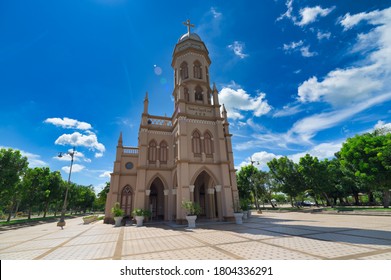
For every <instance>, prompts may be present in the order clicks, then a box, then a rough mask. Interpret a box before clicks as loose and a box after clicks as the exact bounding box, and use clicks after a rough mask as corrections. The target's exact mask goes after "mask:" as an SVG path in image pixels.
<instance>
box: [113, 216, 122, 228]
mask: <svg viewBox="0 0 391 280" xmlns="http://www.w3.org/2000/svg"><path fill="white" fill-rule="evenodd" d="M114 221H115V226H116V227H120V226H121V224H122V217H114Z"/></svg>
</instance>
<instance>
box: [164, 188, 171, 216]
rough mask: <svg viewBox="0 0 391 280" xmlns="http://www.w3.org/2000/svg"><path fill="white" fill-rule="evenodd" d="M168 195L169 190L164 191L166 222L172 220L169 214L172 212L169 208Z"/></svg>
mask: <svg viewBox="0 0 391 280" xmlns="http://www.w3.org/2000/svg"><path fill="white" fill-rule="evenodd" d="M168 193H169V190H164V220H165V221H168V220H170V218H169V216H168V213H169V212H170V211H168V207H169V204H168Z"/></svg>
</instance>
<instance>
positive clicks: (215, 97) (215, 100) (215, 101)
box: [212, 83, 219, 105]
mask: <svg viewBox="0 0 391 280" xmlns="http://www.w3.org/2000/svg"><path fill="white" fill-rule="evenodd" d="M212 94H213V105H219V92H218V91H217V88H216V84H215V83H213V91H212Z"/></svg>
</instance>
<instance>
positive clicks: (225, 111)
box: [223, 104, 227, 120]
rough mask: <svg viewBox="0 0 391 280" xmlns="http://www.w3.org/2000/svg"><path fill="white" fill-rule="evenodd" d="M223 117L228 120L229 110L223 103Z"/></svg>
mask: <svg viewBox="0 0 391 280" xmlns="http://www.w3.org/2000/svg"><path fill="white" fill-rule="evenodd" d="M223 118H224V119H225V120H227V110H226V109H225V106H224V104H223Z"/></svg>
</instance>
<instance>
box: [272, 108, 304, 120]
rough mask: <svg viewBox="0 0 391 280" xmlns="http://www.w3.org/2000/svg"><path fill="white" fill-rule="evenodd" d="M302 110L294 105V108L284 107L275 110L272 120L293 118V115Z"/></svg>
mask: <svg viewBox="0 0 391 280" xmlns="http://www.w3.org/2000/svg"><path fill="white" fill-rule="evenodd" d="M302 110H303V109H302V108H301V106H300V105H296V106H289V105H286V106H284V107H282V109H280V110H277V111H276V112H275V113H274V114H273V118H280V117H287V116H293V115H296V114H297V113H299V112H301V111H302Z"/></svg>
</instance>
